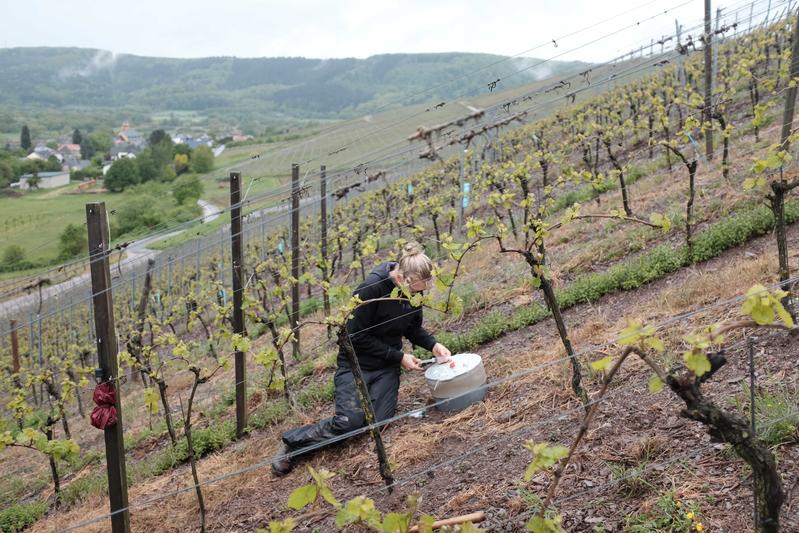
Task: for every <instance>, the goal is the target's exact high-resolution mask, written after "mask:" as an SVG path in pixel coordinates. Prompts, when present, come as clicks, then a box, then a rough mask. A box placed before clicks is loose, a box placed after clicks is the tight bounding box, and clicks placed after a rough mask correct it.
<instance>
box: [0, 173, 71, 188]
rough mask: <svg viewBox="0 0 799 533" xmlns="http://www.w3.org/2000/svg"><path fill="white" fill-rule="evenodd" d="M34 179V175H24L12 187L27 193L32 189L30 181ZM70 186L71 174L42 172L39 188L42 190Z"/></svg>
mask: <svg viewBox="0 0 799 533" xmlns="http://www.w3.org/2000/svg"><path fill="white" fill-rule="evenodd" d="M32 177H33V174H23V175H22V176H20V178H19V181H18V182H16V183H12V184H11V187H14V188H19V189H22V190H23V191H26V190H28V189H30V188H31V187H30V185H28V181H29V180H30V178H32ZM64 185H69V172H63V171H59V172H40V173H39V188H40V189H55V188H56V187H63V186H64Z"/></svg>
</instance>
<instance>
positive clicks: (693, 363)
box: [683, 348, 710, 377]
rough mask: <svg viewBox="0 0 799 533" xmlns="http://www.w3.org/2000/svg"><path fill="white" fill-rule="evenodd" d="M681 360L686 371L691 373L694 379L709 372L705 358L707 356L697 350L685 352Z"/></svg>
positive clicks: (708, 364) (708, 363) (707, 361)
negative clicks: (686, 368)
mask: <svg viewBox="0 0 799 533" xmlns="http://www.w3.org/2000/svg"><path fill="white" fill-rule="evenodd" d="M683 360H684V361H685V366H686V367H688V370H690V371H691V372H693V373H694V375H695V376H696V377H701V376H703V375H704V374H706V373H708V372H710V360H709V359H708V358H707V354H706V353H705V352H704V351H703V350H701V349H699V348H694V349H692V350H688V351H687V352H685V353H684V354H683Z"/></svg>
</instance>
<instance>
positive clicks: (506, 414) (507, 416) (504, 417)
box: [496, 411, 516, 424]
mask: <svg viewBox="0 0 799 533" xmlns="http://www.w3.org/2000/svg"><path fill="white" fill-rule="evenodd" d="M515 416H516V411H502V412H501V413H499V414H498V415H497V418H496V420H497V422H499V423H501V424H505V423H507V422H510V421H511V420H512V419H513V418H514V417H515Z"/></svg>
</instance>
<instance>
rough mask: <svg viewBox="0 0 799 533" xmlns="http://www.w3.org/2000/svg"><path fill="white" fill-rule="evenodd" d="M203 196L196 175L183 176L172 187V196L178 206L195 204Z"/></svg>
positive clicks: (201, 186) (201, 185) (200, 184)
mask: <svg viewBox="0 0 799 533" xmlns="http://www.w3.org/2000/svg"><path fill="white" fill-rule="evenodd" d="M202 194H203V184H202V182H201V181H200V178H198V177H197V175H196V174H184V175H183V176H180V177H179V178H178V179H176V180H175V184H174V185H173V186H172V196H174V197H175V201H176V202H177V203H179V204H180V205H183V204H185V203H186V202H187V201H192V202H195V201H197V200H198V199H199V198H200V196H202Z"/></svg>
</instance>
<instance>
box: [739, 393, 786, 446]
mask: <svg viewBox="0 0 799 533" xmlns="http://www.w3.org/2000/svg"><path fill="white" fill-rule="evenodd" d="M730 403H731V404H732V406H733V407H735V408H736V409H737V410H739V411H741V412H746V417H747V420H749V417H750V416H751V411H750V407H749V403H750V396H749V387H748V386H747V385H744V387H743V391H742V392H741V394H740V395H738V396H736V397H735V398H733V399H732V400H731V402H730ZM755 406H756V408H755V429H756V431H757V436H758V438H759V439H760V440H762V441H763V442H765V443H766V444H768V445H769V446H777V445H779V444H785V443H788V442H794V441H795V440H796V439H797V429H799V391H790V390H789V389H788V388H786V387H785V386H781V387H779V388H778V389H776V390H774V391H761V392H757V393H756V394H755Z"/></svg>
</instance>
